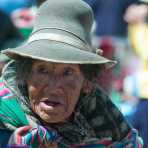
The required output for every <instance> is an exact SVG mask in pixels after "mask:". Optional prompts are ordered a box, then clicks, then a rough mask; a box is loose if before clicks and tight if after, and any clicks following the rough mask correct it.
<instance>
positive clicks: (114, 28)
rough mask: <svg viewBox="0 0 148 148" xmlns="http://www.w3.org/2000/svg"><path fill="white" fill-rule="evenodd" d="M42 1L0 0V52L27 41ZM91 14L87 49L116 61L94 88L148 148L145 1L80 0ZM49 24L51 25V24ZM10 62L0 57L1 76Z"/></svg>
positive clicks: (147, 19) (147, 4)
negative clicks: (109, 102) (93, 49)
mask: <svg viewBox="0 0 148 148" xmlns="http://www.w3.org/2000/svg"><path fill="white" fill-rule="evenodd" d="M44 1H45V0H0V23H1V27H0V50H3V49H6V48H13V47H16V46H18V45H21V44H22V43H23V42H24V41H25V40H27V38H28V36H29V34H30V33H31V31H32V28H33V25H34V21H35V16H36V12H37V8H38V7H39V6H40V4H41V3H42V2H44ZM84 1H85V2H87V3H88V5H90V6H91V7H92V9H93V12H94V19H95V21H94V24H93V28H92V34H91V35H92V44H93V46H94V47H95V48H96V49H98V48H101V49H102V50H103V53H102V55H103V56H105V57H108V58H110V59H114V60H116V61H117V62H118V63H117V65H116V66H115V67H114V68H113V69H109V70H106V71H103V72H101V73H100V74H99V75H98V78H97V83H98V84H99V85H100V86H101V87H102V89H104V91H105V92H106V93H108V94H109V95H110V98H111V99H112V100H113V102H114V103H115V105H117V107H118V108H119V109H120V110H121V112H122V113H123V114H124V116H125V118H127V120H128V121H129V123H130V124H132V125H133V126H134V127H135V128H136V129H137V130H138V131H139V133H140V136H142V138H143V139H144V143H145V144H144V147H145V148H148V116H147V113H148V52H147V50H148V0H84ZM51 21H52V20H51ZM8 61H9V58H8V57H6V56H4V55H0V72H1V70H2V68H3V66H4V65H5V64H6V63H7V62H8Z"/></svg>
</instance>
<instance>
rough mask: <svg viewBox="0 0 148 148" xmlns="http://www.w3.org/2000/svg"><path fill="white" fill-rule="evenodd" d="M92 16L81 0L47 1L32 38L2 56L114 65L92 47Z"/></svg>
mask: <svg viewBox="0 0 148 148" xmlns="http://www.w3.org/2000/svg"><path fill="white" fill-rule="evenodd" d="M92 24H93V13H92V9H91V8H90V6H89V5H88V4H87V3H85V2H84V1H82V0H47V1H46V2H44V3H43V4H42V5H41V6H40V7H39V9H38V13H37V16H36V22H35V25H34V29H33V31H32V33H31V35H30V36H29V39H28V40H27V41H26V42H25V43H24V44H23V45H22V46H19V47H17V48H13V49H6V50H4V51H2V53H4V54H6V55H7V56H9V57H10V58H13V59H18V58H21V57H27V58H32V59H39V60H44V61H49V62H56V63H71V64H103V65H105V66H107V67H111V66H112V65H114V63H115V61H112V60H109V59H107V58H105V57H103V56H101V55H99V54H97V53H96V52H95V49H94V48H93V47H92V45H91V38H90V37H91V28H92Z"/></svg>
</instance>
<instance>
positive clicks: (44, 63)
mask: <svg viewBox="0 0 148 148" xmlns="http://www.w3.org/2000/svg"><path fill="white" fill-rule="evenodd" d="M38 66H39V67H40V66H45V67H49V68H58V67H59V68H62V67H72V68H80V66H79V64H67V63H54V62H47V61H41V60H34V61H33V65H32V67H33V68H35V67H38Z"/></svg>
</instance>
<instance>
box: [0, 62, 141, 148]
mask: <svg viewBox="0 0 148 148" xmlns="http://www.w3.org/2000/svg"><path fill="white" fill-rule="evenodd" d="M20 64H21V63H20V62H18V61H11V62H10V63H8V65H7V66H6V67H5V68H4V70H3V73H2V78H1V80H0V129H7V130H10V131H12V132H13V134H12V136H11V137H10V140H9V143H8V146H9V147H13V146H14V145H17V146H22V147H23V146H24V147H32V148H36V147H39V148H40V147H41V148H44V147H46V144H47V142H48V143H53V142H57V143H58V147H62V148H64V147H65V148H69V147H71V148H76V147H82V148H83V147H85V148H103V147H115V148H123V147H126V146H130V147H131V148H137V147H139V148H140V147H142V142H141V140H140V139H139V138H138V133H137V131H136V130H133V129H132V127H131V126H130V125H129V124H128V122H127V121H126V120H125V119H124V117H123V115H122V114H121V112H120V111H119V110H118V108H117V107H116V106H115V105H114V104H113V103H112V101H111V100H110V98H109V97H108V96H107V95H106V94H105V93H104V92H103V91H102V90H101V89H100V88H99V87H94V89H93V91H92V92H91V93H90V94H88V95H80V98H79V101H78V103H77V106H76V109H75V112H74V115H73V116H74V117H73V120H72V121H67V122H66V123H60V124H59V123H56V124H49V123H48V124H45V123H44V122H43V121H42V120H41V119H40V118H39V117H38V116H37V115H36V114H35V113H33V111H32V110H31V108H30V106H29V104H28V99H27V95H26V96H25V95H24V94H25V93H24V92H25V90H23V89H24V88H23V87H21V88H19V87H16V79H17V77H16V72H17V68H19V67H20V66H21V65H20Z"/></svg>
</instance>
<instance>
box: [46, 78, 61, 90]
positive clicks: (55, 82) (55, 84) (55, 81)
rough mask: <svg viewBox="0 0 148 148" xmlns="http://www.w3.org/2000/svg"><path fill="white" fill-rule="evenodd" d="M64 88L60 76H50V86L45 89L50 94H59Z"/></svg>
mask: <svg viewBox="0 0 148 148" xmlns="http://www.w3.org/2000/svg"><path fill="white" fill-rule="evenodd" d="M62 88H63V80H62V78H60V77H59V76H52V77H51V76H50V77H49V80H48V84H47V85H46V87H45V90H46V91H48V92H51V91H52V92H57V93H61V91H62Z"/></svg>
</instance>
